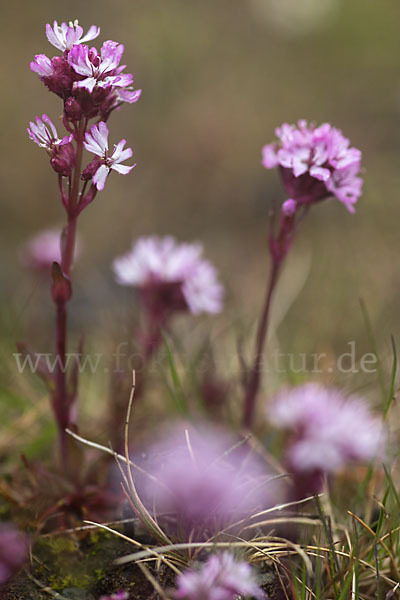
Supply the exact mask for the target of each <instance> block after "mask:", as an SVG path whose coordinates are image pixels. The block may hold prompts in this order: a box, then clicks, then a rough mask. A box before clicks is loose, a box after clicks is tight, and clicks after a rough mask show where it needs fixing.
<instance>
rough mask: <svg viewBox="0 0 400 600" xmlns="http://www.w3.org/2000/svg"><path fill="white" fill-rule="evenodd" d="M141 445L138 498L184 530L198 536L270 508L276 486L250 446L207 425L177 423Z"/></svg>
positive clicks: (275, 500)
mask: <svg viewBox="0 0 400 600" xmlns="http://www.w3.org/2000/svg"><path fill="white" fill-rule="evenodd" d="M160 438H161V439H160V441H159V442H157V443H155V444H153V445H151V446H150V447H149V448H147V449H146V452H145V453H146V456H147V457H148V463H146V465H145V469H146V471H147V472H148V473H150V474H151V475H152V476H153V478H152V479H151V480H150V479H149V480H146V484H145V487H144V491H143V497H144V498H145V499H146V502H147V503H148V505H149V506H151V507H154V508H155V510H156V512H157V515H160V514H162V513H172V514H173V515H175V517H176V519H177V521H179V524H180V527H179V528H178V529H180V528H181V527H182V526H183V527H184V528H185V529H186V530H192V528H193V531H195V532H196V534H194V533H193V535H196V536H200V537H202V535H203V533H204V531H205V530H206V531H207V532H208V533H209V534H212V533H213V532H214V531H217V530H218V527H221V526H224V525H229V524H231V523H233V522H234V521H236V520H238V519H241V518H246V517H249V516H250V515H251V514H254V513H255V512H257V511H258V510H262V509H265V508H270V507H271V506H274V505H275V504H276V503H277V501H278V494H279V490H278V488H277V487H276V485H275V484H274V483H273V482H272V481H271V480H272V476H271V473H270V472H269V471H268V469H267V468H266V467H265V465H264V463H263V462H262V461H261V460H260V459H259V458H258V457H257V456H255V455H254V453H253V452H252V450H251V449H249V448H248V447H247V446H245V445H243V446H240V447H236V446H237V443H238V440H237V439H235V438H234V437H233V436H231V435H230V434H228V433H227V432H226V431H224V430H223V429H221V428H217V427H214V426H210V425H202V426H198V427H197V428H196V429H194V428H193V427H188V429H187V432H186V431H185V427H184V425H180V426H176V427H175V428H173V429H172V430H171V431H168V432H167V433H166V434H165V433H164V434H162V435H161V436H160Z"/></svg>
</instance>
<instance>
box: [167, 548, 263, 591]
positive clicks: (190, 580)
mask: <svg viewBox="0 0 400 600" xmlns="http://www.w3.org/2000/svg"><path fill="white" fill-rule="evenodd" d="M238 596H241V597H245V598H247V597H249V596H251V597H253V598H258V599H261V598H265V597H266V595H265V593H264V592H263V591H262V589H261V588H260V586H259V585H258V583H257V580H256V577H255V575H254V573H253V571H252V568H251V567H250V565H249V564H248V563H246V562H244V561H239V560H236V559H235V557H234V556H233V555H232V554H231V553H230V552H224V553H222V554H213V555H212V556H210V557H209V559H208V560H207V562H206V563H205V564H203V565H202V566H201V567H199V568H198V569H197V570H194V569H187V570H186V571H184V572H183V573H182V574H181V575H179V576H178V579H177V589H176V592H175V597H176V598H179V599H181V600H234V599H235V598H237V597H238Z"/></svg>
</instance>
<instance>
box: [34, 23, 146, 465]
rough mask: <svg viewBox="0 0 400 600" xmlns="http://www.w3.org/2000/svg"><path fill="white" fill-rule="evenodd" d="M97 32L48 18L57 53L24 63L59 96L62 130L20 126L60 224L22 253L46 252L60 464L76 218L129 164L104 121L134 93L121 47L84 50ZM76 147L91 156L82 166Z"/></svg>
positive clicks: (73, 388)
mask: <svg viewBox="0 0 400 600" xmlns="http://www.w3.org/2000/svg"><path fill="white" fill-rule="evenodd" d="M99 34H100V28H99V27H97V26H95V25H92V26H91V27H90V28H89V30H88V31H87V33H86V34H85V33H84V30H83V28H82V27H81V26H80V25H79V23H78V21H73V22H69V23H61V25H59V24H58V23H57V21H54V23H53V25H50V24H48V25H47V26H46V35H47V39H48V41H49V42H50V44H51V45H52V46H53V47H55V48H56V49H57V50H59V52H60V54H59V55H56V56H53V57H51V58H50V57H48V56H47V55H45V54H38V55H36V56H35V59H34V60H33V61H32V62H31V70H32V71H33V72H34V73H36V74H37V75H38V76H39V78H40V80H41V81H42V82H43V84H44V85H45V86H46V87H47V88H48V89H49V90H50V91H51V92H53V93H54V94H55V95H56V96H58V97H59V98H60V99H61V100H62V111H63V112H62V123H63V125H64V128H65V130H66V131H65V133H63V134H59V133H58V131H57V128H56V126H55V125H54V123H53V121H52V120H51V119H50V117H49V116H48V115H46V114H43V115H42V116H41V117H36V119H35V120H32V121H31V122H30V124H29V127H28V135H29V137H30V139H31V140H32V141H33V142H34V143H35V144H37V145H38V146H39V147H40V148H42V149H44V150H45V151H46V153H47V154H48V156H49V159H50V165H51V167H52V169H53V170H54V171H55V172H56V174H57V178H58V189H59V195H60V200H61V203H62V205H63V207H64V209H65V213H66V221H67V222H66V225H65V227H64V229H63V231H62V232H61V234H60V235H59V243H58V245H57V244H55V242H54V234H53V233H52V234H50V233H49V234H48V235H47V237H43V239H41V240H37V241H36V242H35V243H34V244H33V245H32V248H31V251H30V258H31V259H32V264H33V263H35V265H36V264H38V263H46V261H47V260H48V257H49V256H51V255H52V256H53V257H54V258H53V266H52V280H53V283H52V298H53V301H54V304H55V307H56V358H57V362H56V368H55V372H54V373H49V374H48V383H49V389H50V390H51V396H52V399H51V400H52V401H51V404H52V408H53V411H54V414H55V417H56V420H57V424H58V429H59V438H60V449H61V456H62V460H63V464H64V465H66V462H67V454H68V449H67V438H66V433H65V429H66V428H67V427H71V426H73V425H74V424H75V423H74V419H75V417H74V415H75V414H76V410H75V404H76V400H77V376H76V373H68V372H67V363H66V352H67V304H68V301H69V299H70V298H71V295H72V284H71V272H72V267H73V259H74V256H75V247H76V230H77V221H78V217H79V215H80V213H81V212H82V210H83V209H85V208H86V207H87V206H88V205H89V204H90V203H91V202H93V200H94V199H95V197H96V194H97V192H98V191H101V190H103V189H104V187H105V182H106V179H107V177H108V176H109V174H110V173H111V171H115V172H117V173H120V174H122V175H126V174H128V173H129V172H130V171H131V169H132V168H133V167H134V165H131V166H127V165H125V164H121V163H122V162H124V161H125V160H126V159H128V158H131V156H132V149H131V148H125V144H126V141H125V140H121V141H120V142H119V143H118V144H116V145H115V146H114V147H113V148H111V149H110V147H109V142H108V136H109V129H108V126H107V125H106V121H108V119H109V117H110V115H111V113H112V112H113V111H114V110H116V109H119V108H120V107H121V105H122V104H124V103H129V104H132V103H134V102H136V101H137V100H138V99H139V96H140V93H141V91H140V90H134V89H133V87H132V84H133V76H132V75H131V74H128V73H124V70H125V66H122V65H121V64H120V63H121V59H122V56H123V52H124V46H123V45H122V44H119V43H117V42H113V41H110V40H108V41H106V42H104V43H103V45H102V47H101V49H100V51H98V50H97V49H96V48H94V47H89V45H88V44H87V42H91V41H92V40H94V39H95V38H97V37H98V36H99ZM93 121H94V122H93ZM84 150H87V151H88V152H89V153H91V154H92V158H91V160H90V161H89V162H88V164H87V165H86V166H84V164H83V161H84ZM56 250H57V251H56ZM28 254H29V253H28ZM28 254H27V260H29V256H28Z"/></svg>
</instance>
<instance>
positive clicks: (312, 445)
mask: <svg viewBox="0 0 400 600" xmlns="http://www.w3.org/2000/svg"><path fill="white" fill-rule="evenodd" d="M268 418H269V421H270V422H271V424H272V425H274V426H276V427H279V428H281V429H285V430H287V431H288V432H290V437H289V445H288V449H287V461H288V467H289V469H291V470H292V471H293V472H294V473H297V474H299V473H300V474H307V473H317V472H318V473H331V472H334V471H336V470H338V469H340V468H342V467H344V466H346V465H347V464H348V463H350V462H351V461H357V460H360V461H368V460H371V459H373V458H374V457H375V456H376V455H377V453H378V452H379V450H380V446H381V444H382V442H383V429H382V423H381V421H380V420H379V419H378V418H376V417H374V416H373V415H372V414H371V412H370V410H369V409H368V407H367V406H366V404H365V401H364V400H363V399H361V398H359V397H354V396H351V397H350V398H345V397H344V396H343V394H342V393H341V392H340V391H339V390H336V389H331V388H325V387H323V386H320V385H318V384H306V385H302V386H299V387H297V388H294V389H292V390H289V391H287V392H284V393H281V394H280V395H279V396H277V397H276V398H275V400H274V402H273V404H272V406H271V407H270V408H269V410H268Z"/></svg>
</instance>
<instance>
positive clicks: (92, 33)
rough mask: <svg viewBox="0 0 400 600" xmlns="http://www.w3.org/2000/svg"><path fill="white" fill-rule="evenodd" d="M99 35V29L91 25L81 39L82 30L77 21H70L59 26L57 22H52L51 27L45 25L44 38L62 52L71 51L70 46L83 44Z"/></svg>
mask: <svg viewBox="0 0 400 600" xmlns="http://www.w3.org/2000/svg"><path fill="white" fill-rule="evenodd" d="M99 34H100V27H96V26H95V25H92V26H91V27H90V28H89V30H88V32H87V34H86V35H85V36H83V37H82V35H83V29H82V27H81V26H80V25H79V23H78V20H77V19H76V20H75V21H70V22H69V23H68V24H67V23H61V25H59V24H58V23H57V21H54V23H53V27H52V26H51V25H50V24H49V23H48V24H47V25H46V36H47V39H48V40H49V42H50V44H52V46H54V47H55V48H57V49H58V50H61V52H64V51H65V50H71V48H72V46H75V45H78V44H83V43H84V42H90V41H91V40H94V39H95V38H97V37H98V35H99Z"/></svg>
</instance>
